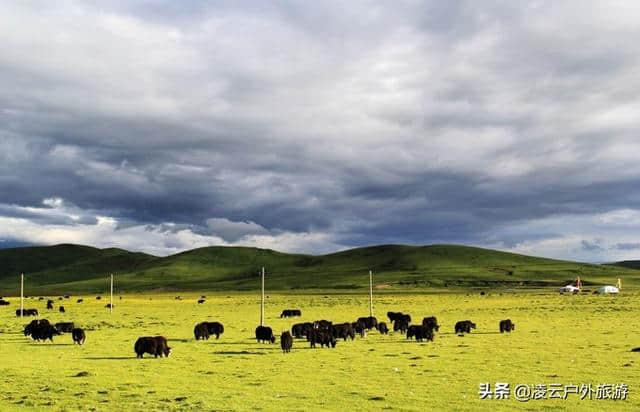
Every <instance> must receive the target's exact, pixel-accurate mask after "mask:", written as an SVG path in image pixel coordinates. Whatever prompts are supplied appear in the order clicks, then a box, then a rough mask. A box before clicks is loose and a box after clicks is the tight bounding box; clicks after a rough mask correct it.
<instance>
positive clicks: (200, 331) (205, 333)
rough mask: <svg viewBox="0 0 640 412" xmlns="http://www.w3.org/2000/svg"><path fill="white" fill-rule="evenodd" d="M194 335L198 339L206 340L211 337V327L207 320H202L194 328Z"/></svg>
mask: <svg viewBox="0 0 640 412" xmlns="http://www.w3.org/2000/svg"><path fill="white" fill-rule="evenodd" d="M193 335H194V336H195V338H196V340H200V339H202V340H205V339H207V340H208V339H209V328H208V327H207V322H200V323H198V324H197V325H196V326H195V327H194V328H193Z"/></svg>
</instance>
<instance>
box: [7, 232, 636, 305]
mask: <svg viewBox="0 0 640 412" xmlns="http://www.w3.org/2000/svg"><path fill="white" fill-rule="evenodd" d="M262 266H264V267H265V268H266V271H267V273H268V276H267V279H268V281H267V284H268V287H269V288H270V289H271V290H279V291H291V290H341V291H363V290H366V287H367V286H368V276H367V273H368V271H369V270H373V271H374V273H375V281H376V285H377V287H380V288H384V289H385V290H386V289H391V290H405V289H411V290H423V289H424V290H426V289H429V288H434V287H437V288H456V287H523V286H540V287H543V286H555V285H561V284H565V283H566V282H569V281H572V280H573V279H575V278H576V277H577V276H581V277H582V278H583V280H584V281H585V284H589V283H593V284H599V283H608V282H611V279H615V277H619V276H624V277H625V279H627V281H625V284H626V285H629V284H631V285H634V284H635V283H636V281H637V280H640V272H638V271H635V270H632V269H628V268H626V267H620V266H611V265H594V264H587V263H579V262H568V261H562V260H555V259H547V258H541V257H532V256H525V255H519V254H514V253H508V252H501V251H495V250H490V249H482V248H477V247H470V246H461V245H427V246H406V245H378V246H369V247H361V248H355V249H350V250H345V251H342V252H337V253H331V254H327V255H319V256H316V255H305V254H289V253H281V252H277V251H274V250H270V249H259V248H250V247H226V246H211V247H204V248H198V249H193V250H189V251H185V252H181V253H177V254H175V255H171V256H167V257H157V256H152V255H149V254H145V253H140V252H129V251H127V250H124V249H118V248H107V249H98V248H94V247H90V246H83V245H73V244H60V245H55V246H33V247H19V248H11V249H0V281H1V282H0V293H2V294H3V295H12V294H13V295H14V294H15V292H16V290H17V287H18V285H17V282H18V280H17V279H18V276H17V275H18V274H19V273H25V274H26V277H27V280H28V282H27V285H28V287H29V290H31V292H30V293H36V292H37V293H40V294H45V293H54V292H55V293H94V292H96V293H101V292H104V291H106V282H105V279H106V277H107V276H108V274H110V273H115V274H116V279H117V288H118V290H120V291H130V292H136V291H174V290H175V291H179V290H185V291H189V290H193V291H199V290H213V291H215V290H220V291H227V290H230V291H232V290H237V291H248V290H255V289H256V288H257V287H258V272H259V270H260V268H261V267H262Z"/></svg>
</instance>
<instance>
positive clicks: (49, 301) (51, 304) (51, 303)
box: [47, 299, 53, 309]
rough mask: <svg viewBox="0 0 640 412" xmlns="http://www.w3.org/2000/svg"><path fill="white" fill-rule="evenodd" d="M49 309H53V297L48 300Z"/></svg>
mask: <svg viewBox="0 0 640 412" xmlns="http://www.w3.org/2000/svg"><path fill="white" fill-rule="evenodd" d="M47 309H53V301H52V300H51V299H49V300H48V301H47Z"/></svg>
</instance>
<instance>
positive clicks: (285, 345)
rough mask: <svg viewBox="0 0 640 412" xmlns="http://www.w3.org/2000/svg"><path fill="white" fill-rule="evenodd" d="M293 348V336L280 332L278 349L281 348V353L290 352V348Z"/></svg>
mask: <svg viewBox="0 0 640 412" xmlns="http://www.w3.org/2000/svg"><path fill="white" fill-rule="evenodd" d="M292 346H293V336H291V333H289V331H285V332H282V334H281V335H280V347H281V348H282V352H283V353H289V352H291V347H292Z"/></svg>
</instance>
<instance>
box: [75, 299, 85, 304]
mask: <svg viewBox="0 0 640 412" xmlns="http://www.w3.org/2000/svg"><path fill="white" fill-rule="evenodd" d="M82 302H84V299H78V300H76V303H82Z"/></svg>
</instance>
